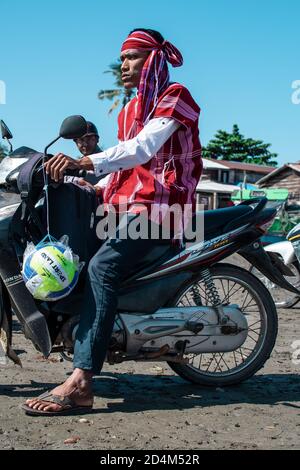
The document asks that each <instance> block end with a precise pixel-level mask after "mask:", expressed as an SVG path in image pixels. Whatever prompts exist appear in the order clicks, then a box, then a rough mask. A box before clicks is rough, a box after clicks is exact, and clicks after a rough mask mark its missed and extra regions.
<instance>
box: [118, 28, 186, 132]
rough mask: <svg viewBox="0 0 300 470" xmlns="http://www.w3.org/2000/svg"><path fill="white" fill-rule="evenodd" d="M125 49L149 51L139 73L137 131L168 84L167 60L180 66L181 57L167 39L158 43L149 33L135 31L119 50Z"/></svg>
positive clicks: (174, 65) (181, 62) (142, 125)
mask: <svg viewBox="0 0 300 470" xmlns="http://www.w3.org/2000/svg"><path fill="white" fill-rule="evenodd" d="M127 49H142V50H143V51H151V53H150V54H149V57H148V58H147V60H146V62H145V64H144V66H143V70H142V75H141V81H140V84H139V87H138V104H137V113H136V121H137V127H138V129H137V131H138V132H139V131H140V130H141V129H142V128H143V127H144V125H145V123H146V122H147V120H148V119H149V118H150V115H151V112H152V111H153V110H154V108H155V106H156V104H157V101H158V96H159V95H160V94H161V93H162V92H163V91H164V90H165V89H166V88H167V86H168V84H169V78H170V77H169V70H168V65H167V61H168V62H170V64H172V65H173V67H180V66H181V65H182V64H183V58H182V55H181V53H180V52H179V50H178V49H177V48H176V47H175V46H173V44H171V43H170V42H168V41H164V42H163V43H162V44H160V43H159V42H158V41H157V40H156V39H155V38H153V37H152V36H151V35H150V34H149V33H147V32H144V31H135V32H133V33H131V34H130V35H129V36H128V38H127V39H126V40H125V41H124V43H123V45H122V49H121V51H122V52H123V51H125V50H127Z"/></svg>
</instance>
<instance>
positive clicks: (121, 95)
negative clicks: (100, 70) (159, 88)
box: [98, 60, 134, 114]
mask: <svg viewBox="0 0 300 470" xmlns="http://www.w3.org/2000/svg"><path fill="white" fill-rule="evenodd" d="M104 73H111V74H112V75H113V76H114V79H115V81H114V84H115V86H116V87H117V88H114V89H112V90H100V91H99V93H98V98H99V100H105V99H107V100H110V101H112V100H114V102H113V104H112V106H111V107H110V109H109V111H108V114H111V113H112V112H113V110H114V109H116V108H117V107H118V106H119V104H120V102H122V107H123V108H124V106H126V104H127V103H128V102H129V101H130V100H131V98H132V97H133V95H134V91H133V90H126V88H124V86H123V82H122V78H121V75H122V73H121V61H120V60H118V61H116V62H114V63H113V64H110V66H109V70H106V71H105V72H104Z"/></svg>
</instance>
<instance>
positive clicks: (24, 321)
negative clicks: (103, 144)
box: [0, 116, 300, 387]
mask: <svg viewBox="0 0 300 470" xmlns="http://www.w3.org/2000/svg"><path fill="white" fill-rule="evenodd" d="M85 130H86V121H85V120H84V118H82V117H80V116H71V117H69V118H67V119H65V121H64V122H63V123H62V125H61V128H60V132H59V136H58V137H57V138H56V139H55V140H54V141H53V142H51V143H50V144H49V145H48V146H47V147H46V149H45V151H44V154H43V158H42V160H39V159H37V161H39V163H38V164H37V165H36V167H35V168H34V171H33V174H32V183H33V184H34V185H35V194H38V196H37V201H36V206H38V204H39V199H40V198H41V197H43V194H44V193H43V191H44V182H43V179H42V178H41V174H42V172H43V162H44V159H45V158H47V151H48V149H49V147H50V145H52V143H54V142H56V141H57V140H58V139H59V138H67V139H74V138H76V137H80V136H82V135H83V134H84V133H85ZM17 173H18V171H17V170H15V173H14V174H11V175H9V177H8V178H6V179H7V185H8V187H9V190H10V191H13V190H14V191H15V192H16V193H18V192H19V188H18V180H17V176H16V175H17ZM49 183H50V185H51V184H52V182H51V181H50V182H49ZM13 188H14V189H13ZM21 195H22V191H21ZM23 196H24V195H23ZM266 203H267V200H266V199H264V198H262V199H253V200H250V201H246V202H242V203H241V204H239V205H237V206H235V207H230V208H224V209H217V210H214V211H205V212H204V213H203V214H202V217H203V221H204V240H203V241H201V242H197V243H196V244H194V245H191V246H189V247H185V248H183V249H182V250H180V251H178V250H177V251H176V252H175V251H174V247H171V246H170V245H166V244H164V245H160V246H157V247H155V248H154V249H153V251H152V252H151V253H150V255H147V257H146V258H145V259H143V260H141V263H140V266H139V268H138V269H137V270H136V271H135V272H134V273H130V274H129V275H128V277H127V279H125V280H124V281H123V283H122V286H121V289H120V291H119V296H118V309H117V315H116V318H115V324H114V329H113V333H112V337H111V341H110V345H109V349H108V352H107V356H106V361H107V362H108V363H109V364H111V365H114V364H120V363H122V362H125V361H143V362H153V361H155V362H157V361H160V362H166V363H167V364H168V365H169V366H170V367H171V368H172V369H173V371H174V372H175V373H177V374H178V375H179V376H181V377H182V378H184V379H186V380H188V381H190V382H192V383H195V384H198V385H204V386H213V387H216V386H226V385H233V384H238V383H240V382H242V381H244V380H246V379H248V378H250V377H251V376H253V374H255V373H256V372H257V371H258V370H259V369H260V368H261V367H263V365H264V364H265V362H266V361H267V359H268V358H269V356H270V354H271V352H272V349H273V347H274V344H275V341H276V335H277V323H278V322H277V312H276V308H275V305H274V302H273V299H272V297H271V295H270V293H269V291H268V290H267V289H266V287H265V286H264V285H263V284H262V283H261V282H260V281H259V280H258V279H257V278H256V277H255V276H253V275H252V274H251V273H249V272H248V271H247V270H245V269H243V268H241V267H240V266H234V265H231V264H228V263H224V262H223V261H224V260H225V259H226V258H227V257H229V256H230V255H232V254H234V253H239V254H240V255H241V256H242V257H244V258H245V259H246V260H247V261H249V262H250V263H252V264H253V265H254V266H256V267H257V268H258V269H260V270H261V271H262V272H263V273H264V274H265V275H266V276H267V277H268V278H269V279H270V280H271V281H272V282H276V284H278V285H281V286H282V287H283V288H285V289H288V290H290V291H291V292H293V293H295V294H298V295H299V294H300V293H299V291H298V290H297V289H296V288H295V287H293V286H292V285H290V284H289V283H288V282H287V281H286V280H285V279H284V277H283V275H282V272H281V265H280V263H277V264H274V263H273V262H272V259H271V258H270V257H269V256H268V255H267V254H266V253H265V251H264V250H263V247H262V245H261V242H260V237H261V236H262V235H263V234H264V233H265V232H266V230H267V228H268V226H269V225H270V224H271V223H272V219H273V217H274V215H275V213H276V211H275V210H274V209H267V208H265V206H266ZM32 209H33V207H31V210H30V211H29V212H28V211H26V208H25V207H24V201H23V203H21V204H20V205H19V206H18V208H17V210H16V208H15V207H11V208H5V210H4V212H3V211H2V212H1V210H0V234H1V239H0V328H1V330H0V331H1V334H0V340H1V344H2V347H3V348H4V352H5V354H6V356H8V357H9V358H10V359H12V360H14V361H15V362H19V358H18V357H17V356H16V354H15V353H14V351H13V349H12V347H11V336H12V314H13V313H14V314H15V315H16V316H17V318H18V320H19V322H20V324H21V326H22V328H23V332H24V334H25V336H26V338H28V339H30V340H31V341H32V343H33V345H34V346H35V348H36V349H37V350H38V351H40V352H41V353H42V354H43V355H44V356H45V357H48V356H49V355H50V354H51V353H60V354H62V355H63V357H64V358H65V359H68V360H72V354H73V347H74V340H75V336H76V331H77V329H78V324H79V318H80V298H82V293H81V292H79V293H78V294H74V295H73V294H72V293H71V294H70V295H69V296H68V297H67V298H65V299H62V300H58V301H55V302H41V301H38V300H35V299H34V298H33V297H32V296H31V294H30V293H29V291H28V290H27V288H26V286H25V283H24V281H23V278H22V276H21V274H20V272H21V267H22V260H23V253H24V249H25V247H26V243H27V241H28V240H29V239H32V238H31V237H33V238H34V236H36V229H37V227H36V224H35V218H34V217H33V211H32ZM19 226H21V227H22V231H21V232H18V233H17V228H18V227H19ZM34 231H35V234H33V232H34ZM16 233H17V235H18V236H17V235H16ZM20 233H21V235H20ZM221 261H222V263H221ZM76 296H77V297H76Z"/></svg>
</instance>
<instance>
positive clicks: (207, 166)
mask: <svg viewBox="0 0 300 470" xmlns="http://www.w3.org/2000/svg"><path fill="white" fill-rule="evenodd" d="M202 161H203V168H204V170H227V171H228V168H227V166H225V165H222V164H221V163H219V162H218V161H217V160H209V159H207V158H202Z"/></svg>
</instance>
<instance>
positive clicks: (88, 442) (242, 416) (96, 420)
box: [0, 306, 300, 450]
mask: <svg viewBox="0 0 300 470" xmlns="http://www.w3.org/2000/svg"><path fill="white" fill-rule="evenodd" d="M299 316H300V306H299V307H298V308H297V307H294V308H293V309H286V310H279V320H280V322H279V334H278V339H277V343H276V346H275V349H274V351H273V354H272V357H271V358H270V359H269V361H268V362H267V364H266V366H265V367H264V368H263V369H262V370H261V371H260V372H259V373H258V374H257V375H256V376H255V377H253V378H252V379H250V380H248V381H246V382H244V383H243V384H241V385H239V386H236V387H231V388H226V389H221V388H217V389H205V388H202V387H198V386H195V385H192V384H189V383H188V382H185V381H184V380H183V379H181V378H179V377H177V376H175V375H174V373H173V372H172V371H171V370H170V369H169V368H168V366H167V365H166V366H164V365H162V364H161V363H147V364H145V363H144V364H141V363H133V362H132V363H131V362H130V363H125V364H122V365H118V366H105V368H104V371H103V373H102V375H101V376H100V377H96V378H95V379H94V385H95V392H96V399H95V409H94V412H93V413H92V414H89V415H85V416H84V422H82V421H80V419H82V417H80V416H79V417H74V416H73V417H63V416H60V417H50V418H49V417H30V416H26V415H25V414H24V413H23V412H22V411H21V410H20V408H19V406H20V404H22V403H23V402H24V400H25V399H27V398H29V397H33V396H36V395H39V394H40V393H42V392H43V391H44V390H47V389H49V388H53V387H54V386H55V385H56V384H58V383H60V382H62V381H63V380H64V379H65V377H66V376H67V375H68V374H69V373H70V371H71V364H70V363H68V362H61V361H60V357H59V356H58V355H53V356H52V357H51V358H50V359H49V360H45V359H43V358H42V357H41V355H40V354H39V353H38V352H37V351H35V350H34V348H33V347H32V345H31V343H30V342H29V341H27V340H25V338H24V336H23V335H22V333H21V332H20V330H19V328H18V324H17V323H15V330H16V331H15V337H14V344H15V348H16V349H17V350H18V352H19V354H20V358H21V360H22V362H23V369H20V368H19V367H17V366H14V365H8V366H5V367H1V369H0V376H1V380H0V449H13V448H14V449H109V450H111V449H146V450H150V449H166V450H167V449H300V375H299V372H300V364H298V365H297V364H294V363H293V361H292V359H293V358H292V354H293V352H294V349H293V347H292V343H293V342H294V341H299V340H300V317H299ZM298 349H300V345H298ZM298 358H299V359H300V353H299V354H298ZM299 362H300V361H299ZM68 438H74V441H77V442H76V443H73V444H65V443H64V441H65V440H66V439H68Z"/></svg>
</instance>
